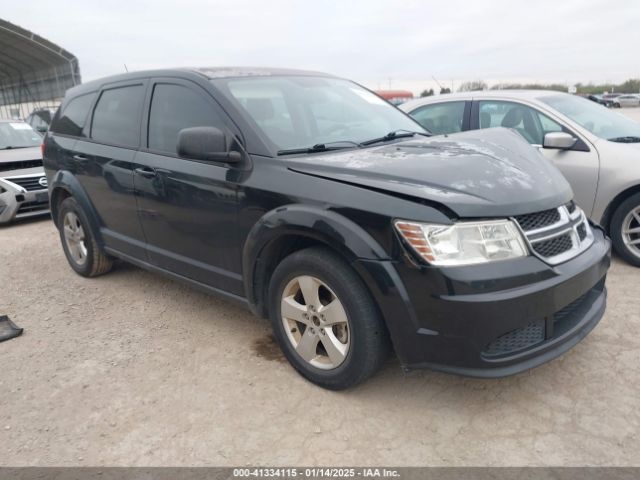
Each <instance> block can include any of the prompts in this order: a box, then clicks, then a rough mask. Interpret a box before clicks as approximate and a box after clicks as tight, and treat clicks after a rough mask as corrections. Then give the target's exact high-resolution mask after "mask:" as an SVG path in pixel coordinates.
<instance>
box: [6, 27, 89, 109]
mask: <svg viewBox="0 0 640 480" xmlns="http://www.w3.org/2000/svg"><path fill="white" fill-rule="evenodd" d="M80 82H81V79H80V67H79V65H78V59H77V58H76V57H75V55H73V54H72V53H70V52H68V51H67V50H65V49H64V48H61V47H59V46H58V45H56V44H54V43H52V42H50V41H49V40H47V39H45V38H42V37H41V36H40V35H36V34H35V33H32V32H30V31H28V30H25V29H24V28H21V27H19V26H17V25H14V24H12V23H10V22H7V21H5V20H2V19H0V117H11V116H15V114H16V113H15V112H16V111H17V112H19V116H21V117H24V116H26V115H28V113H29V112H30V110H31V109H32V108H37V107H38V106H39V105H45V104H49V103H52V102H56V103H57V101H58V100H59V99H61V98H62V97H64V92H65V91H66V90H67V89H68V88H70V87H73V86H74V85H77V84H79V83H80Z"/></svg>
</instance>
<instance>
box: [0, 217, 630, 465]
mask: <svg viewBox="0 0 640 480" xmlns="http://www.w3.org/2000/svg"><path fill="white" fill-rule="evenodd" d="M0 245H2V250H1V252H0V272H1V276H0V278H2V289H1V291H0V305H1V308H0V310H2V312H0V313H7V314H9V315H10V316H11V318H12V319H13V320H14V321H15V322H16V323H18V324H19V325H20V326H23V327H24V328H25V334H24V335H23V336H22V337H20V338H17V339H14V340H10V341H8V342H4V343H2V344H0V351H1V352H2V355H1V356H0V358H1V359H2V363H3V365H2V369H1V370H0V392H2V393H1V395H0V445H2V448H0V465H14V466H15V465H141V466H142V465H144V466H148V465H174V466H175V465H244V464H247V463H251V464H288V465H294V464H299V465H309V464H324V465H327V464H330V465H331V464H334V465H335V464H348V465H363V466H366V465H372V464H374V465H380V464H390V465H514V464H515V465H583V464H594V465H610V464H615V465H640V433H639V432H640V409H638V406H639V400H638V399H639V398H640V369H638V365H639V364H640V297H639V296H638V280H639V279H640V271H638V270H636V269H634V268H631V267H629V266H627V265H625V264H623V263H622V262H620V261H616V262H615V264H614V267H613V269H612V271H611V274H610V276H609V279H608V287H609V293H610V296H609V305H610V306H609V309H608V311H607V314H606V316H605V318H604V319H603V320H602V322H601V324H600V325H599V326H598V327H597V328H596V330H594V332H593V333H592V334H591V335H590V336H589V337H587V339H586V340H585V341H583V342H582V343H581V344H580V345H578V346H577V347H576V348H575V349H573V350H572V351H571V352H569V353H568V354H566V355H564V356H563V357H561V358H560V359H558V360H556V361H554V362H552V363H550V364H547V365H544V366H542V367H540V368H537V369H535V370H533V371H531V372H528V373H524V374H521V375H518V376H515V377H511V378H507V379H502V380H472V379H465V378H460V377H455V376H450V375H445V374H438V373H433V372H429V371H424V372H413V373H411V374H409V375H405V374H403V373H402V371H401V370H400V368H399V365H398V363H397V361H395V360H391V361H390V362H389V364H388V365H387V366H386V368H384V370H383V371H382V372H381V373H380V374H379V375H377V376H376V377H375V378H373V379H372V380H371V381H369V382H368V383H366V384H365V385H363V386H361V387H360V388H358V389H356V390H354V391H350V392H346V393H331V392H326V391H323V390H320V389H319V388H316V387H314V386H313V385H311V384H309V383H307V382H306V381H304V380H303V379H302V378H300V377H299V376H298V375H297V374H296V373H294V371H293V370H292V369H291V368H290V367H289V366H288V364H287V363H285V362H284V361H283V360H282V358H281V356H280V355H279V353H278V350H277V348H276V347H275V346H274V345H273V344H272V342H271V337H270V335H269V329H268V327H267V325H266V324H265V322H263V321H262V320H259V319H257V318H255V317H253V316H252V315H251V314H249V313H248V312H246V311H244V310H243V309H242V308H239V307H236V306H234V305H232V304H230V303H227V302H226V301H224V300H220V299H217V298H214V297H211V296H207V295H204V294H201V293H199V292H196V291H193V290H190V289H189V288H186V287H184V286H182V285H180V284H177V283H174V282H172V281H169V280H165V279H163V278H161V277H159V276H156V275H153V274H150V273H147V272H145V271H143V270H139V269H137V268H135V267H132V266H129V265H126V264H122V265H119V266H118V267H117V268H116V269H115V271H114V272H112V273H111V274H109V275H106V276H103V277H100V278H96V279H91V280H87V279H84V278H81V277H79V276H78V275H76V274H75V273H73V272H72V270H71V269H70V268H69V267H68V266H67V264H66V260H65V258H64V256H63V253H62V250H61V248H60V246H59V240H58V237H57V232H56V230H55V229H54V227H53V224H52V223H51V222H50V221H48V220H41V221H34V222H28V223H21V224H17V225H12V226H10V227H5V228H1V229H0Z"/></svg>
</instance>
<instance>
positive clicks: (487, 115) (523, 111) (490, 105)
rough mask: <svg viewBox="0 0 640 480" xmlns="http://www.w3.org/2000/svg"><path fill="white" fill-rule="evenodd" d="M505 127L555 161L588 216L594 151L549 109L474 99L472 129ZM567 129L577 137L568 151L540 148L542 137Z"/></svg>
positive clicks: (596, 166) (594, 170) (593, 187)
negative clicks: (545, 110)
mask: <svg viewBox="0 0 640 480" xmlns="http://www.w3.org/2000/svg"><path fill="white" fill-rule="evenodd" d="M492 127H505V128H511V129H514V130H516V131H517V132H518V133H520V135H522V137H523V138H524V139H525V140H527V141H528V142H529V143H530V144H531V145H532V146H533V147H535V148H537V149H539V150H540V152H541V153H542V154H543V155H544V156H545V157H547V158H548V159H549V160H551V161H552V162H554V163H555V165H556V166H557V167H558V168H559V169H560V171H561V172H562V174H563V175H564V177H565V178H566V179H567V180H568V181H569V183H570V184H571V188H572V189H573V193H574V198H575V201H576V203H577V204H578V205H580V208H582V209H583V210H584V212H585V213H586V214H587V215H591V213H592V211H593V205H594V202H595V197H596V190H597V187H598V176H599V168H600V158H599V155H598V152H597V150H596V149H595V148H594V147H593V146H592V145H591V144H589V142H588V141H587V140H585V139H583V138H582V137H580V135H577V134H576V133H575V132H573V131H572V130H571V129H569V128H568V127H567V126H565V125H564V124H563V123H562V122H561V121H560V120H558V119H555V118H553V117H552V114H551V113H549V112H542V111H541V110H539V109H537V108H535V107H533V106H531V105H527V104H524V103H520V102H516V101H505V100H476V101H474V102H473V106H472V109H471V128H472V129H474V128H475V129H477V128H492ZM551 132H566V133H569V134H571V135H572V136H574V137H576V138H578V142H577V143H576V144H575V145H574V147H573V148H571V149H570V150H559V149H553V148H543V147H542V143H543V141H544V136H545V135H546V134H547V133H551Z"/></svg>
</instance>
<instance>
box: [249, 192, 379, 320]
mask: <svg viewBox="0 0 640 480" xmlns="http://www.w3.org/2000/svg"><path fill="white" fill-rule="evenodd" d="M314 245H319V246H324V247H327V248H328V249H330V250H332V251H334V252H335V253H337V254H338V255H339V256H340V257H342V258H343V259H344V260H345V261H346V262H348V263H349V264H351V263H352V262H354V261H355V260H356V259H359V258H365V259H372V260H385V259H388V254H387V253H386V252H385V251H384V249H383V248H382V247H381V246H380V245H379V244H378V243H377V242H376V241H375V240H374V239H373V238H372V237H371V235H369V234H368V233H367V232H366V231H365V230H364V229H363V228H362V227H360V226H359V225H357V224H355V223H354V222H352V221H351V220H349V219H348V218H346V217H344V216H342V215H340V214H338V213H336V212H333V211H330V210H326V209H322V208H319V207H313V206H309V205H297V204H296V205H288V206H286V207H279V208H277V209H275V210H272V211H270V212H268V213H266V214H265V215H264V216H263V217H262V218H261V219H260V220H259V221H258V222H257V223H256V224H255V225H254V226H253V228H252V229H251V231H250V232H249V235H248V237H247V240H246V242H245V245H244V249H243V258H242V263H243V277H244V287H245V293H246V297H247V300H248V303H249V305H250V308H251V310H252V311H253V312H254V313H255V314H257V315H259V316H261V317H266V316H267V315H268V313H267V312H268V305H267V288H268V283H269V282H268V279H269V277H270V275H271V272H273V270H274V269H275V267H276V266H277V265H278V263H279V262H280V261H281V260H282V259H283V258H285V257H286V256H287V255H290V254H291V253H293V252H295V251H298V250H301V249H303V248H306V247H310V246H314ZM359 276H361V275H360V274H359ZM363 280H364V279H363ZM366 283H367V282H365V284H366Z"/></svg>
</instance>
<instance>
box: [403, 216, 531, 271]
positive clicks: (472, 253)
mask: <svg viewBox="0 0 640 480" xmlns="http://www.w3.org/2000/svg"><path fill="white" fill-rule="evenodd" d="M395 226H396V229H397V230H398V232H399V233H400V235H401V236H402V238H404V239H405V240H406V241H407V243H408V244H409V245H410V246H411V248H412V249H413V250H414V251H415V252H416V253H417V254H418V255H419V256H420V257H422V258H423V259H424V260H426V261H427V262H429V263H430V264H432V265H448V266H454V265H473V264H477V263H486V262H493V261H496V260H507V259H510V258H518V257H525V256H527V255H528V251H527V247H526V246H525V243H524V239H523V238H522V235H521V234H520V231H519V230H518V227H516V226H515V224H514V223H513V222H512V221H511V220H495V221H487V222H459V223H455V224H453V225H432V224H425V223H415V222H408V221H404V220H397V221H396V222H395Z"/></svg>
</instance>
